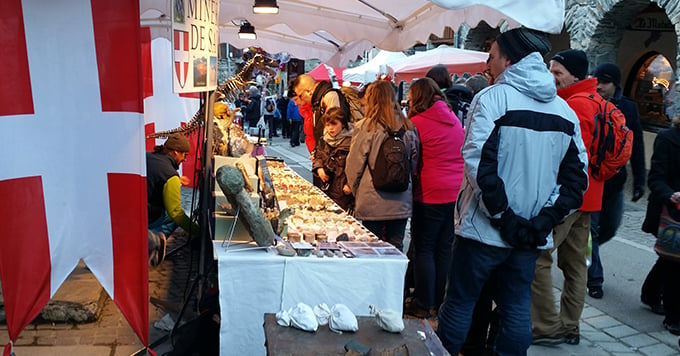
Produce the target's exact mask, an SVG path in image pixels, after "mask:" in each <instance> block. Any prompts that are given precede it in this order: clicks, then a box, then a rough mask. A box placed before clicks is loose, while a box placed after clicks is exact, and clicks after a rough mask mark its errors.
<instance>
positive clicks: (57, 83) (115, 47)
mask: <svg viewBox="0 0 680 356" xmlns="http://www.w3.org/2000/svg"><path fill="white" fill-rule="evenodd" d="M0 23H2V29H3V30H2V31H0V43H2V46H3V53H4V54H3V56H4V57H5V58H4V59H3V65H1V66H0V78H2V80H0V151H1V152H2V153H3V158H2V159H1V160H0V197H2V198H1V201H2V204H0V216H1V217H2V221H3V234H2V237H0V279H1V280H2V291H3V297H4V303H5V312H6V318H7V325H8V331H9V336H10V340H11V341H15V340H17V338H18V336H19V333H20V332H21V331H22V330H23V328H24V327H25V326H26V325H27V324H28V323H30V322H31V321H32V320H33V319H34V318H35V317H36V316H37V315H38V314H39V313H40V311H41V310H42V308H43V307H44V306H45V304H46V303H47V302H48V300H49V299H50V298H51V297H52V296H53V295H54V293H55V292H56V291H57V289H58V288H59V286H60V285H61V284H62V283H63V281H64V280H65V279H66V278H67V277H68V275H69V274H70V273H71V272H72V271H73V269H74V268H75V267H76V265H77V264H78V262H79V260H80V259H82V260H84V261H85V263H86V264H87V265H88V267H89V268H90V270H91V271H92V273H93V274H94V275H95V276H96V277H97V279H98V280H99V282H100V283H101V284H102V286H103V287H104V289H105V290H106V291H107V293H108V294H109V295H110V296H111V297H112V299H113V300H114V302H115V303H116V305H117V306H118V307H119V308H120V310H121V312H122V313H123V315H124V316H125V317H126V319H127V320H128V322H129V323H130V325H131V326H132V328H133V329H134V330H135V332H136V333H137V335H138V336H139V338H140V339H141V340H142V342H143V343H144V345H148V266H147V217H146V207H145V201H146V185H145V175H146V171H145V160H144V126H143V118H142V115H141V112H142V80H141V72H142V69H141V65H140V44H139V2H138V1H136V0H118V1H110V0H53V1H44V0H23V1H22V0H2V1H0ZM8 346H9V345H8ZM9 349H10V348H9V347H6V348H5V354H8V352H9Z"/></svg>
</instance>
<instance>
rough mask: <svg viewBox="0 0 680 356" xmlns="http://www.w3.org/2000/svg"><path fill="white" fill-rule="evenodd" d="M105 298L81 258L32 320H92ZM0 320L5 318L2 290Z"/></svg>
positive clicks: (37, 321) (100, 308)
mask: <svg viewBox="0 0 680 356" xmlns="http://www.w3.org/2000/svg"><path fill="white" fill-rule="evenodd" d="M27 283H30V282H28V281H27ZM107 299H108V294H106V292H105V291H104V288H103V287H102V286H101V285H100V284H99V281H97V279H96V278H95V277H94V275H93V274H92V272H90V270H89V269H88V268H87V266H86V265H85V263H84V262H83V261H80V263H79V264H78V266H77V267H76V268H75V269H74V270H73V272H71V274H70V275H69V276H68V278H66V280H65V281H64V283H63V284H62V285H61V287H59V289H58V290H57V292H56V293H55V294H54V296H53V297H52V299H50V301H49V302H48V303H47V305H46V306H45V307H44V308H43V310H42V311H41V312H40V314H39V315H38V317H37V318H36V319H35V320H34V321H33V323H34V324H43V323H71V324H83V323H91V322H94V321H96V320H97V319H98V318H99V316H100V314H101V310H102V308H103V307H104V305H105V303H106V300H107ZM0 322H2V323H3V324H4V323H5V322H6V321H5V307H4V299H3V297H2V293H1V292H0Z"/></svg>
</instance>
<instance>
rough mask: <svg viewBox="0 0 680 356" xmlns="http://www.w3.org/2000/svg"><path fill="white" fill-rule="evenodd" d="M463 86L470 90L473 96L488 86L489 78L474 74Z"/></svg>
mask: <svg viewBox="0 0 680 356" xmlns="http://www.w3.org/2000/svg"><path fill="white" fill-rule="evenodd" d="M465 86H466V87H468V88H470V90H472V94H473V95H474V94H477V93H479V91H480V90H482V89H484V88H486V87H488V86H489V78H487V77H485V76H484V75H483V74H475V75H473V76H471V77H470V78H468V79H467V80H466V81H465Z"/></svg>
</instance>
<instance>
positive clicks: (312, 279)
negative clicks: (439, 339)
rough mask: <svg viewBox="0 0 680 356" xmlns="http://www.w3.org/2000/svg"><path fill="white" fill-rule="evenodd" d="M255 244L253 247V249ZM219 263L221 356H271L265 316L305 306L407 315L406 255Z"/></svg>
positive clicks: (253, 257) (237, 255)
mask: <svg viewBox="0 0 680 356" xmlns="http://www.w3.org/2000/svg"><path fill="white" fill-rule="evenodd" d="M254 246H255V245H254V244H253V245H250V246H249V247H250V248H252V247H254ZM214 251H215V257H216V259H217V260H218V272H219V288H220V308H221V315H222V321H221V326H220V355H222V356H226V355H252V356H256V355H265V354H266V350H265V346H264V344H265V336H264V328H263V324H264V314H265V313H276V312H278V311H280V310H282V309H288V308H291V307H293V306H295V305H296V304H297V303H299V302H302V303H305V304H307V305H309V306H311V307H314V306H315V305H317V304H320V303H326V304H327V305H328V306H329V307H332V306H333V305H334V304H337V303H342V304H345V305H347V306H348V307H349V309H350V310H351V311H352V312H353V313H354V314H355V315H357V316H361V315H370V313H369V308H368V306H369V305H371V304H372V305H375V306H376V307H378V308H380V309H392V310H396V311H397V312H399V313H401V312H402V306H403V295H404V275H405V273H406V267H407V263H408V260H407V259H406V257H405V256H402V257H401V258H399V257H396V258H395V257H391V258H339V257H323V258H318V257H314V256H310V257H282V256H279V255H277V254H276V253H275V252H271V251H266V250H262V249H256V250H255V249H254V250H247V251H243V250H239V249H238V248H235V247H234V246H233V245H232V247H231V248H230V249H229V250H228V251H227V250H225V248H224V247H222V243H221V242H215V245H214Z"/></svg>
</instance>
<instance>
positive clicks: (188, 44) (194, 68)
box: [172, 0, 220, 93]
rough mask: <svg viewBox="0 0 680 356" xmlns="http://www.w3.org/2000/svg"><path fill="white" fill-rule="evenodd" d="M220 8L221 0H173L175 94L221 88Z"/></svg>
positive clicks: (173, 76)
mask: <svg viewBox="0 0 680 356" xmlns="http://www.w3.org/2000/svg"><path fill="white" fill-rule="evenodd" d="M219 9H220V1H219V0H172V48H173V55H172V58H173V66H172V69H173V70H172V84H173V85H172V89H173V92H175V93H195V92H205V91H210V90H214V89H215V88H217V47H218V38H217V37H218V33H219V32H218V28H217V21H218V18H219Z"/></svg>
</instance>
